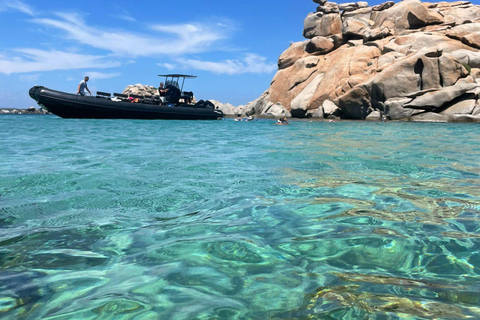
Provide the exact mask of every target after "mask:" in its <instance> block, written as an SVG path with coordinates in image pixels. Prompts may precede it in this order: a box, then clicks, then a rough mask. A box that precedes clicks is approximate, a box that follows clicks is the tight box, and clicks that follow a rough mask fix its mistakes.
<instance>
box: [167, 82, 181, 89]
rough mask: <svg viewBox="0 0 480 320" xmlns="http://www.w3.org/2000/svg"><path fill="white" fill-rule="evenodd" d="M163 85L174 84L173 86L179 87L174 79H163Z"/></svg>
mask: <svg viewBox="0 0 480 320" xmlns="http://www.w3.org/2000/svg"><path fill="white" fill-rule="evenodd" d="M165 86H174V87H175V88H177V89H180V86H179V85H178V81H175V80H165Z"/></svg>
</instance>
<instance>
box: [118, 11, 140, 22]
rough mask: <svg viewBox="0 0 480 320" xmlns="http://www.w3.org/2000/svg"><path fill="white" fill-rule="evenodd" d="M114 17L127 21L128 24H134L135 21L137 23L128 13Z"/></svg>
mask: <svg viewBox="0 0 480 320" xmlns="http://www.w3.org/2000/svg"><path fill="white" fill-rule="evenodd" d="M115 17H117V18H118V19H121V20H125V21H128V22H135V21H137V19H135V18H134V17H132V16H131V15H130V14H129V13H128V12H124V13H123V14H118V15H116V16H115Z"/></svg>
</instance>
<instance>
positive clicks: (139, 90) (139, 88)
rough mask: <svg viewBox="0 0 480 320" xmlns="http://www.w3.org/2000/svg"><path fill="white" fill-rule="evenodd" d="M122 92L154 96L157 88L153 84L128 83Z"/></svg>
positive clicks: (156, 93)
mask: <svg viewBox="0 0 480 320" xmlns="http://www.w3.org/2000/svg"><path fill="white" fill-rule="evenodd" d="M122 93H123V94H126V95H129V94H131V95H136V96H155V95H158V89H157V88H155V87H153V86H148V85H143V84H134V85H129V86H127V87H126V88H125V90H123V92H122Z"/></svg>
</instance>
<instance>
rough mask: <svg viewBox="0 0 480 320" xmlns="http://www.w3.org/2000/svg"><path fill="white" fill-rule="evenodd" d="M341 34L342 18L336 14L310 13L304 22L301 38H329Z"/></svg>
mask: <svg viewBox="0 0 480 320" xmlns="http://www.w3.org/2000/svg"><path fill="white" fill-rule="evenodd" d="M341 33H342V18H341V17H340V14H338V13H329V14H324V13H322V12H315V13H311V14H309V15H308V16H307V18H306V19H305V22H304V31H303V36H304V37H305V38H307V39H312V38H314V37H318V36H323V37H327V36H331V35H334V34H341Z"/></svg>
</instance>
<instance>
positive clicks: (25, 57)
mask: <svg viewBox="0 0 480 320" xmlns="http://www.w3.org/2000/svg"><path fill="white" fill-rule="evenodd" d="M15 52H16V56H13V57H10V58H6V57H5V55H4V56H3V57H2V58H0V73H4V74H11V73H27V72H39V71H52V70H70V69H83V68H112V67H117V66H119V65H120V63H119V62H116V61H113V60H108V59H107V58H106V57H104V56H94V55H83V54H77V53H70V52H62V51H56V50H52V51H44V50H39V49H16V50H15Z"/></svg>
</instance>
